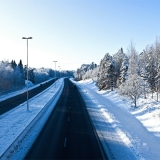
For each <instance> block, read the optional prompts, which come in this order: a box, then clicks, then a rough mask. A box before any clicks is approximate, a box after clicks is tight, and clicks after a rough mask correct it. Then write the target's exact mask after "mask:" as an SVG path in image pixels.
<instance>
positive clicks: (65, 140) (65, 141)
mask: <svg viewBox="0 0 160 160" xmlns="http://www.w3.org/2000/svg"><path fill="white" fill-rule="evenodd" d="M66 143H67V138H65V139H64V147H66Z"/></svg>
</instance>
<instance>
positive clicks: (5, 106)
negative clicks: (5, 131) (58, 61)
mask: <svg viewBox="0 0 160 160" xmlns="http://www.w3.org/2000/svg"><path fill="white" fill-rule="evenodd" d="M56 80H57V79H53V80H51V81H49V82H48V83H45V84H44V85H43V86H39V87H37V88H34V89H32V90H30V91H29V92H28V94H29V98H32V97H34V96H35V95H37V94H38V93H40V92H42V91H43V90H45V89H46V88H48V87H49V86H50V85H52V84H53V83H54V82H55V81H56ZM26 100H27V93H26V92H24V93H23V94H20V95H17V96H14V97H11V98H9V99H6V100H4V101H1V102H0V115H1V114H3V113H5V112H7V111H9V110H11V109H13V108H14V107H16V106H18V105H20V104H22V103H24V102H25V101H26Z"/></svg>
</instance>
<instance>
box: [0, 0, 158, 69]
mask: <svg viewBox="0 0 160 160" xmlns="http://www.w3.org/2000/svg"><path fill="white" fill-rule="evenodd" d="M159 15H160V1H159V0H14V1H13V0H0V43H1V45H0V60H3V59H9V60H12V59H15V60H16V61H17V62H18V61H19V59H22V61H23V63H24V64H26V40H22V37H24V36H26V37H28V36H32V37H33V39H32V40H29V66H30V67H45V68H47V67H49V68H53V69H54V63H53V61H54V60H57V61H58V62H57V66H61V69H74V70H76V69H77V68H78V67H80V65H81V64H82V63H91V62H95V63H97V64H99V62H100V60H101V59H102V58H103V57H104V55H105V53H107V52H109V53H110V54H111V55H112V54H114V53H116V52H117V51H118V50H119V49H120V48H121V47H123V49H124V51H127V47H128V45H129V43H130V41H131V40H133V42H134V43H135V46H136V49H137V50H138V51H139V52H141V51H142V50H143V49H144V48H145V46H146V45H147V44H152V43H154V41H155V39H156V36H160V19H159Z"/></svg>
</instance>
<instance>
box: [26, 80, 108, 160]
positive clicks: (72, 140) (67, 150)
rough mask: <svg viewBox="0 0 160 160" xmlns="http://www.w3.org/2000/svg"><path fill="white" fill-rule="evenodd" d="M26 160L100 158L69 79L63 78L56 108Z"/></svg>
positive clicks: (92, 134) (77, 96)
mask: <svg viewBox="0 0 160 160" xmlns="http://www.w3.org/2000/svg"><path fill="white" fill-rule="evenodd" d="M25 159H88V160H91V159H96V160H98V159H103V157H102V150H101V149H100V147H99V143H98V140H97V138H96V135H95V132H94V130H93V127H92V124H91V122H90V119H89V116H88V113H87V111H86V108H85V106H84V104H83V102H82V99H81V97H80V95H79V93H78V90H77V89H76V87H74V85H73V84H72V82H71V81H69V80H68V79H65V86H64V90H63V92H62V95H61V97H60V99H59V101H58V103H57V105H56V106H55V109H54V110H53V112H52V113H51V116H50V117H49V119H48V121H47V123H46V124H45V126H44V128H43V129H42V131H41V132H40V134H39V136H38V137H37V139H36V141H35V142H34V144H33V146H32V147H31V149H30V150H29V152H28V154H27V155H26V157H25ZM105 159H107V158H105Z"/></svg>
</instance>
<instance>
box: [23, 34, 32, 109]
mask: <svg viewBox="0 0 160 160" xmlns="http://www.w3.org/2000/svg"><path fill="white" fill-rule="evenodd" d="M22 39H26V40H27V110H28V111H29V103H28V39H32V37H22Z"/></svg>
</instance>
